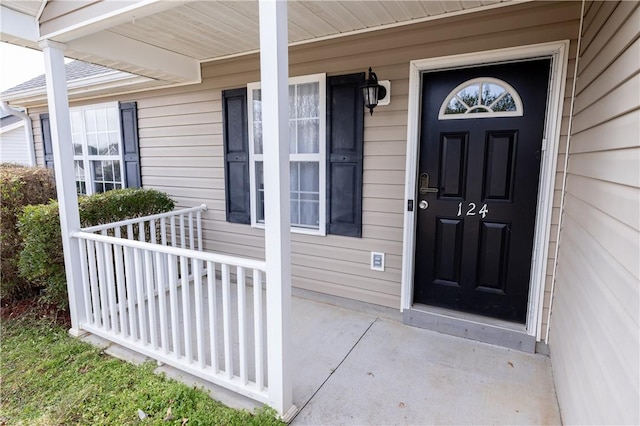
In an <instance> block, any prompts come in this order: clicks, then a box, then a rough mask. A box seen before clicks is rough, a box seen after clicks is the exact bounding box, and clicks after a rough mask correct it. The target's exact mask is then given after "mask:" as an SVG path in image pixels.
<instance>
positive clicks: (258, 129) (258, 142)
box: [253, 121, 262, 154]
mask: <svg viewBox="0 0 640 426" xmlns="http://www.w3.org/2000/svg"><path fill="white" fill-rule="evenodd" d="M253 149H254V152H255V153H256V154H262V123H261V122H259V121H254V122H253Z"/></svg>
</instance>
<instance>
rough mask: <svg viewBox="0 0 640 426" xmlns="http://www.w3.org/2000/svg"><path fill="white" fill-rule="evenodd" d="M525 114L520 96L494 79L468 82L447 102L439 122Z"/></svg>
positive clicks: (504, 83) (442, 109) (449, 97)
mask: <svg viewBox="0 0 640 426" xmlns="http://www.w3.org/2000/svg"><path fill="white" fill-rule="evenodd" d="M522 114H523V107H522V100H521V99H520V96H519V95H518V92H516V90H515V89H514V88H513V87H512V86H511V85H510V84H508V83H507V82H505V81H502V80H499V79H497V78H493V77H479V78H474V79H471V80H467V81H465V82H464V83H462V84H460V85H459V86H457V87H456V88H455V89H453V90H452V91H451V93H449V95H448V96H447V97H446V98H445V100H444V102H443V103H442V106H441V107H440V114H439V115H438V118H439V119H440V120H457V119H465V118H492V117H519V116H522Z"/></svg>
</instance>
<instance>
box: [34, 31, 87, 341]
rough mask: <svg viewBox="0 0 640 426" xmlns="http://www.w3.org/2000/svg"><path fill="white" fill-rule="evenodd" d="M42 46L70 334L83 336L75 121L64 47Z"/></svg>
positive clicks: (47, 42) (53, 44)
mask: <svg viewBox="0 0 640 426" xmlns="http://www.w3.org/2000/svg"><path fill="white" fill-rule="evenodd" d="M40 47H42V52H43V53H44V64H45V75H46V81H47V99H48V104H49V123H50V126H51V142H52V148H53V163H54V166H55V167H54V170H55V176H56V190H57V193H58V208H59V210H60V231H61V234H62V249H63V251H64V265H65V273H66V278H67V291H68V293H69V311H70V314H71V329H70V330H69V333H71V334H72V335H74V336H78V335H80V334H82V332H81V330H80V322H81V321H84V320H85V319H86V309H85V306H84V302H83V290H82V272H81V270H80V248H79V246H78V244H77V243H73V241H72V238H71V234H72V233H73V232H76V231H79V230H80V215H79V213H78V195H77V193H76V183H75V172H74V166H73V148H72V146H71V121H70V119H69V98H68V94H67V78H66V71H65V65H64V45H63V44H60V43H56V42H54V41H50V40H43V41H42V42H40Z"/></svg>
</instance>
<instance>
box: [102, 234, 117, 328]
mask: <svg viewBox="0 0 640 426" xmlns="http://www.w3.org/2000/svg"><path fill="white" fill-rule="evenodd" d="M106 234H107V231H106V230H104V231H102V235H106ZM103 248H104V262H105V275H106V278H107V279H106V281H105V284H106V286H107V295H108V297H109V315H110V316H111V318H110V320H111V321H110V323H111V330H112V331H113V332H114V333H118V332H119V329H118V315H117V311H116V308H117V306H116V291H115V290H116V283H115V272H114V270H113V246H112V245H111V244H106V243H105V244H104V245H103Z"/></svg>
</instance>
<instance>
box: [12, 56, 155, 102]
mask: <svg viewBox="0 0 640 426" xmlns="http://www.w3.org/2000/svg"><path fill="white" fill-rule="evenodd" d="M65 70H66V74H67V90H68V95H69V100H76V99H83V98H95V97H100V96H111V95H113V94H115V93H118V91H122V90H131V89H135V88H145V87H151V86H154V85H158V84H159V82H157V81H155V80H152V79H149V78H147V77H142V76H139V75H135V74H130V73H127V72H123V71H118V70H114V69H112V68H107V67H104V66H101V65H96V64H91V63H88V62H83V61H72V62H69V63H67V64H65ZM0 100H2V101H6V102H8V103H9V104H10V105H11V106H14V107H15V106H20V107H32V106H36V105H45V104H46V102H47V82H46V78H45V75H44V74H42V75H39V76H38V77H35V78H32V79H31V80H28V81H25V82H23V83H20V84H18V85H17V86H14V87H12V88H10V89H7V90H5V91H4V92H2V93H0Z"/></svg>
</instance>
